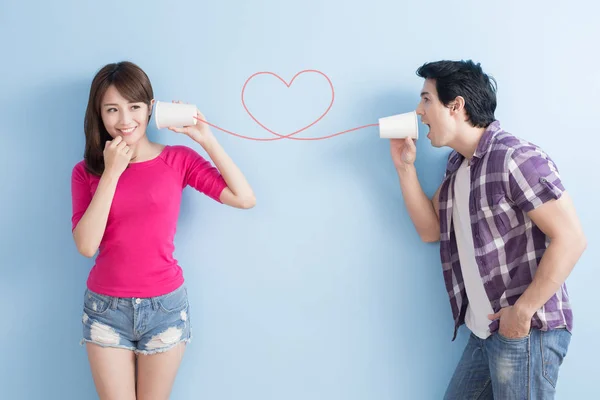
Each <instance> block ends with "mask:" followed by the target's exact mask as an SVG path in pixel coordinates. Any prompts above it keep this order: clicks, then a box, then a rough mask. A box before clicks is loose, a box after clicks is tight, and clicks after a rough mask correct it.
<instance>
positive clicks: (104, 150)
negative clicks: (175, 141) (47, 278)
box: [72, 62, 255, 400]
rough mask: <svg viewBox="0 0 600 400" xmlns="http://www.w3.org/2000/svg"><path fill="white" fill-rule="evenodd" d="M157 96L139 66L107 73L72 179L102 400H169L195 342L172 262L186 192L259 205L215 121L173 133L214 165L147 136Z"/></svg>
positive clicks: (90, 348) (110, 68)
mask: <svg viewBox="0 0 600 400" xmlns="http://www.w3.org/2000/svg"><path fill="white" fill-rule="evenodd" d="M153 97H154V94H153V91H152V86H151V84H150V81H149V79H148V76H147V75H146V74H145V73H144V71H142V70H141V69H140V68H139V67H138V66H137V65H135V64H132V63H130V62H120V63H116V64H109V65H106V66H105V67H104V68H102V69H101V70H100V71H99V72H98V73H97V75H96V76H95V77H94V80H93V82H92V85H91V90H90V96H89V102H88V106H87V110H86V114H85V124H84V125H85V126H84V128H85V136H86V145H85V154H84V160H83V161H81V162H79V163H78V164H77V165H75V167H74V168H73V173H72V198H73V217H72V229H73V238H74V240H75V243H76V245H77V249H78V250H79V252H80V253H81V254H83V255H84V256H86V257H93V256H94V255H95V254H96V252H97V251H98V250H99V253H98V256H97V258H96V262H95V265H94V267H93V268H92V270H91V271H90V274H89V277H88V280H87V289H86V291H85V296H84V305H83V308H84V312H83V342H85V343H86V348H87V352H88V357H89V361H90V366H91V371H92V376H93V379H94V383H95V385H96V390H97V391H98V394H99V396H100V398H101V399H142V400H143V399H168V398H169V394H170V392H171V388H172V386H173V382H174V380H175V376H176V374H177V370H178V368H179V364H180V361H181V359H182V356H183V352H184V347H185V344H186V343H187V342H188V341H189V340H190V339H191V331H190V315H189V309H188V307H189V305H188V299H187V289H186V287H185V285H184V278H183V274H182V270H181V268H180V266H179V265H178V263H177V260H175V259H174V257H173V251H174V245H173V238H174V236H175V231H176V224H177V218H178V214H179V206H180V201H181V194H182V191H183V189H184V188H185V187H186V186H187V185H189V186H191V187H193V188H195V189H196V190H198V191H200V192H202V193H204V194H205V195H207V196H209V197H211V198H212V199H214V200H215V201H218V202H220V203H223V204H226V205H229V206H232V207H236V208H245V209H247V208H251V207H253V206H254V204H255V198H254V193H253V191H252V188H251V187H250V186H249V184H248V182H247V181H246V179H245V178H244V176H243V175H242V173H241V172H240V170H239V169H238V168H237V166H236V165H235V164H234V163H233V161H232V160H231V159H230V158H229V156H228V155H227V154H226V153H225V151H224V150H223V148H222V147H221V146H220V145H219V143H218V142H217V140H216V139H215V137H214V136H213V134H212V133H211V131H210V128H209V126H208V125H206V124H204V123H202V122H200V121H198V123H197V124H196V125H194V126H188V127H184V128H170V129H171V130H173V131H174V132H178V133H183V134H186V135H187V136H189V137H190V138H191V139H192V140H194V141H195V142H196V143H198V144H199V145H200V146H202V147H203V149H204V150H205V151H206V153H207V154H208V155H209V156H210V158H211V159H212V161H213V163H214V164H215V166H216V167H215V166H213V165H212V164H211V163H210V162H209V161H207V160H205V159H204V158H203V157H202V156H200V155H199V154H198V153H197V152H196V151H194V150H192V149H191V148H188V147H186V146H165V145H161V144H158V143H153V142H151V141H150V140H149V139H148V137H147V136H146V127H147V126H148V123H149V121H150V118H151V114H152V106H153V104H154V98H153ZM197 114H198V117H199V118H201V119H204V116H203V115H202V114H201V113H200V111H198V112H197Z"/></svg>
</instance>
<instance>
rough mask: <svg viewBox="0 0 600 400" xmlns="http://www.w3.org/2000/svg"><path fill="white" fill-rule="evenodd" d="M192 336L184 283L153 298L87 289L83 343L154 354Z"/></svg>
mask: <svg viewBox="0 0 600 400" xmlns="http://www.w3.org/2000/svg"><path fill="white" fill-rule="evenodd" d="M191 338H192V330H191V326H190V313H189V303H188V296H187V288H186V287H185V285H182V286H180V287H179V288H178V289H176V290H174V291H172V292H171V293H167V294H165V295H162V296H157V297H150V298H135V297H134V298H131V297H112V296H105V295H102V294H98V293H94V292H92V291H91V290H89V289H86V290H85V296H84V300H83V339H82V341H81V344H82V345H83V344H84V343H94V344H97V345H99V346H102V347H116V348H121V349H127V350H131V351H134V352H135V353H137V354H154V353H160V352H164V351H167V350H169V349H171V348H172V347H174V346H176V345H177V344H179V343H181V342H185V343H187V342H189V341H190V340H191Z"/></svg>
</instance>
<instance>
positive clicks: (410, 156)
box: [390, 137, 417, 169]
mask: <svg viewBox="0 0 600 400" xmlns="http://www.w3.org/2000/svg"><path fill="white" fill-rule="evenodd" d="M390 151H391V153H392V160H393V161H394V166H395V167H396V169H403V168H406V167H407V166H410V165H413V164H414V163H415V160H416V159H417V147H416V146H415V143H414V142H413V140H412V139H411V138H409V137H407V138H405V139H390Z"/></svg>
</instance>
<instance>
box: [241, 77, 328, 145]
mask: <svg viewBox="0 0 600 400" xmlns="http://www.w3.org/2000/svg"><path fill="white" fill-rule="evenodd" d="M306 73H316V74H319V75H322V76H323V77H324V78H325V79H327V83H328V84H329V87H330V88H331V102H330V103H329V107H327V110H325V112H324V113H323V114H321V116H320V117H319V118H317V119H316V120H315V121H313V122H312V123H310V124H308V125H306V126H305V127H303V128H302V129H299V130H297V131H295V132H292V133H290V134H287V135H282V134H280V133H277V132H274V131H272V130H271V129H269V128H267V127H266V126H265V125H263V124H262V123H261V122H260V121H259V120H258V119H257V118H256V117H255V116H254V115H253V114H252V112H251V111H250V110H249V109H248V107H247V106H246V101H245V98H244V93H245V91H246V86H247V85H248V82H250V80H252V79H253V78H255V77H256V76H258V75H272V76H274V77H276V78H277V79H279V80H280V81H281V82H283V83H284V84H285V85H286V86H287V87H288V88H289V87H290V86H292V83H294V80H295V79H296V78H297V77H298V76H300V75H302V74H306ZM334 98H335V91H334V90H333V83H331V79H329V77H328V76H327V75H325V74H324V73H323V72H321V71H317V70H314V69H307V70H304V71H300V72H298V73H297V74H296V75H294V77H293V78H292V80H291V81H290V83H287V82H286V81H285V80H283V79H282V78H281V77H280V76H279V75H277V74H275V73H273V72H257V73H255V74H254V75H252V76H250V77H249V78H248V79H247V80H246V82H245V83H244V87H243V88H242V105H243V106H244V109H245V110H246V112H247V113H248V115H250V117H251V118H252V119H253V120H254V122H256V123H257V124H258V125H260V126H261V127H262V128H263V129H265V130H266V131H268V132H270V133H272V134H273V135H275V136H278V139H284V138H289V139H294V140H303V139H301V138H295V137H292V136H294V135H296V134H298V133H300V132H302V131H305V130H307V129H308V128H310V127H311V126H313V125H314V124H316V123H317V122H319V121H320V120H321V119H323V117H324V116H325V115H327V113H328V112H329V110H331V106H333V100H334Z"/></svg>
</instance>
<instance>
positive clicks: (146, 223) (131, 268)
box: [71, 146, 227, 297]
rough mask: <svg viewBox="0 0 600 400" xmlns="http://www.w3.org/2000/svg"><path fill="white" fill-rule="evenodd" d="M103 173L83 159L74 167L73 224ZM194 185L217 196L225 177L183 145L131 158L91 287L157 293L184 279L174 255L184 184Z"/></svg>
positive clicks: (115, 293) (121, 293)
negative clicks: (139, 159)
mask: <svg viewBox="0 0 600 400" xmlns="http://www.w3.org/2000/svg"><path fill="white" fill-rule="evenodd" d="M99 181H100V177H97V176H95V175H92V174H90V173H88V172H87V171H86V169H85V164H84V161H80V162H79V163H78V164H77V165H75V167H74V168H73V174H72V178H71V185H72V186H71V187H72V189H71V190H72V197H73V217H72V229H75V227H76V226H77V223H78V222H79V220H80V219H81V217H82V216H83V214H84V213H85V211H86V210H87V207H88V206H89V204H90V202H91V201H92V196H93V195H94V193H95V191H96V188H97V187H98V183H99ZM187 185H190V186H191V187H193V188H195V189H197V190H198V191H200V192H202V193H204V194H206V195H207V196H209V197H211V198H213V199H214V200H216V201H219V202H220V200H219V196H220V195H221V192H222V190H223V189H224V188H225V187H226V186H227V184H226V183H225V180H224V179H223V177H222V176H221V174H220V173H219V170H218V169H217V168H215V167H214V166H213V165H212V164H211V163H210V162H208V161H207V160H205V159H204V158H203V157H202V156H200V155H199V154H198V153H197V152H196V151H194V150H193V149H190V148H189V147H185V146H166V147H165V149H164V150H163V151H162V153H161V154H160V155H159V156H158V157H156V158H154V159H152V160H149V161H144V162H139V163H132V164H130V165H129V167H128V168H127V169H126V170H125V172H123V174H122V175H121V177H120V178H119V181H118V183H117V189H116V192H115V196H114V198H113V202H112V205H111V208H110V212H109V215H108V222H107V224H106V230H105V232H104V236H103V238H102V242H101V243H100V249H99V250H100V251H99V253H98V256H97V257H96V263H95V265H94V267H93V268H92V270H91V271H90V274H89V277H88V281H87V285H88V288H89V289H90V290H91V291H93V292H97V293H100V294H105V295H108V296H117V297H154V296H160V295H163V294H166V293H169V292H171V291H173V290H175V289H177V288H178V287H179V286H181V284H183V272H182V270H181V267H180V266H179V265H178V263H177V260H175V258H174V257H173V252H174V250H175V246H174V244H173V239H174V237H175V231H176V229H177V219H178V216H179V206H180V202H181V194H182V191H183V189H184V188H185V187H186V186H187Z"/></svg>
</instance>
